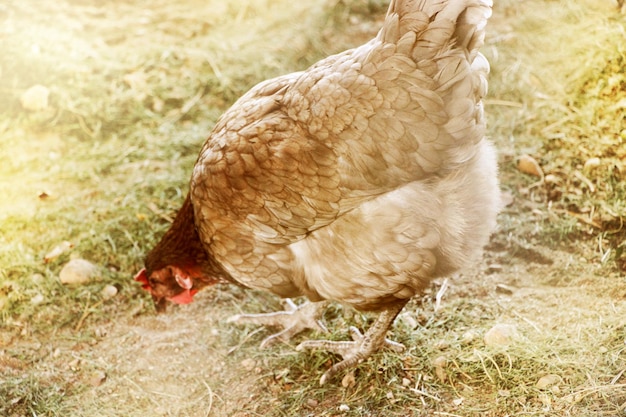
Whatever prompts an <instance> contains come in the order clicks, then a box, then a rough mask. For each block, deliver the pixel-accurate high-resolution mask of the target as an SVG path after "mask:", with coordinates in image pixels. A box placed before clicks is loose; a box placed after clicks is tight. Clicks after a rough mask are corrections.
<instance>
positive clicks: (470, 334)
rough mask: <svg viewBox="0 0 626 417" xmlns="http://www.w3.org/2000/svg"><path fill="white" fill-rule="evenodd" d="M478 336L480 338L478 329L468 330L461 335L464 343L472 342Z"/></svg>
mask: <svg viewBox="0 0 626 417" xmlns="http://www.w3.org/2000/svg"><path fill="white" fill-rule="evenodd" d="M476 338H478V332H477V331H476V330H468V331H466V332H465V333H463V335H462V336H461V341H462V342H463V343H472V342H473V341H474V340H476Z"/></svg>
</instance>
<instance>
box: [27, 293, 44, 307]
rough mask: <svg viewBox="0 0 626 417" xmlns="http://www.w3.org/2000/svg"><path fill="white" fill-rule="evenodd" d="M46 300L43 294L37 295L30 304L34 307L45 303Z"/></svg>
mask: <svg viewBox="0 0 626 417" xmlns="http://www.w3.org/2000/svg"><path fill="white" fill-rule="evenodd" d="M44 300H45V298H44V296H43V295H41V294H37V295H36V296H34V297H33V298H31V299H30V303H31V304H32V305H39V304H41V303H43V302H44Z"/></svg>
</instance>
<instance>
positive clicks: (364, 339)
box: [296, 300, 408, 385]
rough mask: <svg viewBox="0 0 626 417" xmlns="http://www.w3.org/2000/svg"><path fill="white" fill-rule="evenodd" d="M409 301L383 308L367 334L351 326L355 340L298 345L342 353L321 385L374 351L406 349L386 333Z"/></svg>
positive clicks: (317, 341) (318, 341)
mask: <svg viewBox="0 0 626 417" xmlns="http://www.w3.org/2000/svg"><path fill="white" fill-rule="evenodd" d="M407 301H408V300H407ZM407 301H402V302H399V303H397V304H394V305H392V306H390V307H388V308H387V309H385V310H383V311H382V312H381V313H380V315H379V316H378V318H377V319H376V321H375V322H374V324H373V325H372V326H371V327H370V328H369V329H368V331H367V332H366V333H365V335H362V334H361V332H359V331H358V330H357V329H356V328H354V327H351V328H350V330H351V332H352V339H353V340H354V341H353V342H334V341H329V340H307V341H304V342H302V343H300V344H299V345H298V346H297V347H296V350H298V351H301V350H304V349H324V350H328V351H331V352H334V353H336V354H338V355H341V357H342V358H343V360H342V361H341V362H339V363H336V364H335V365H333V366H332V367H331V368H330V369H329V370H328V371H326V372H325V373H324V375H322V378H321V379H320V385H322V384H324V383H325V382H326V381H327V380H328V379H329V378H330V377H332V376H333V375H335V374H336V373H338V372H341V371H343V370H344V369H347V368H350V367H352V366H355V365H357V364H359V363H361V362H363V361H364V360H365V359H367V358H369V357H370V356H371V355H372V354H373V353H374V352H377V351H378V350H380V349H381V348H383V347H384V346H386V347H389V348H391V349H392V350H394V351H396V352H402V351H403V350H404V346H403V345H402V344H400V343H397V342H393V341H391V340H387V339H385V335H386V334H387V330H389V328H390V327H391V324H392V323H393V321H394V320H395V319H396V316H397V315H398V313H400V311H401V310H402V308H404V306H405V304H406V303H407Z"/></svg>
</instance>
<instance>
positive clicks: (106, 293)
mask: <svg viewBox="0 0 626 417" xmlns="http://www.w3.org/2000/svg"><path fill="white" fill-rule="evenodd" d="M100 295H102V298H104V299H105V300H110V299H111V298H113V297H115V296H116V295H117V287H116V286H115V285H107V286H105V287H104V288H103V289H102V290H101V291H100Z"/></svg>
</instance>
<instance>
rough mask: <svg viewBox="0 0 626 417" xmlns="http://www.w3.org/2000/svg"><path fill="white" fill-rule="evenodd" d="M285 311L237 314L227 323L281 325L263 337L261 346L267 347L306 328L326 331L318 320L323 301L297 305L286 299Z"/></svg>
mask: <svg viewBox="0 0 626 417" xmlns="http://www.w3.org/2000/svg"><path fill="white" fill-rule="evenodd" d="M286 304H287V306H286V308H287V310H286V311H278V312H275V313H266V314H237V315H234V316H232V317H229V318H228V319H227V320H226V321H227V323H237V324H246V323H252V324H262V325H265V326H273V327H282V328H283V330H282V331H280V332H278V333H276V334H273V335H271V336H269V337H267V338H265V339H264V340H263V341H262V342H261V346H260V347H261V348H266V347H269V346H271V345H273V344H275V343H276V342H279V341H281V342H287V341H289V340H290V339H291V338H292V337H293V336H295V335H296V334H298V333H300V332H302V331H303V330H306V329H313V330H319V331H321V332H323V333H328V329H327V328H326V326H325V325H324V323H322V321H321V320H319V318H320V316H321V314H322V311H323V309H324V307H325V306H326V303H325V302H322V303H305V304H303V305H301V306H297V305H296V304H294V303H293V301H291V300H289V299H287V300H286Z"/></svg>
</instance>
